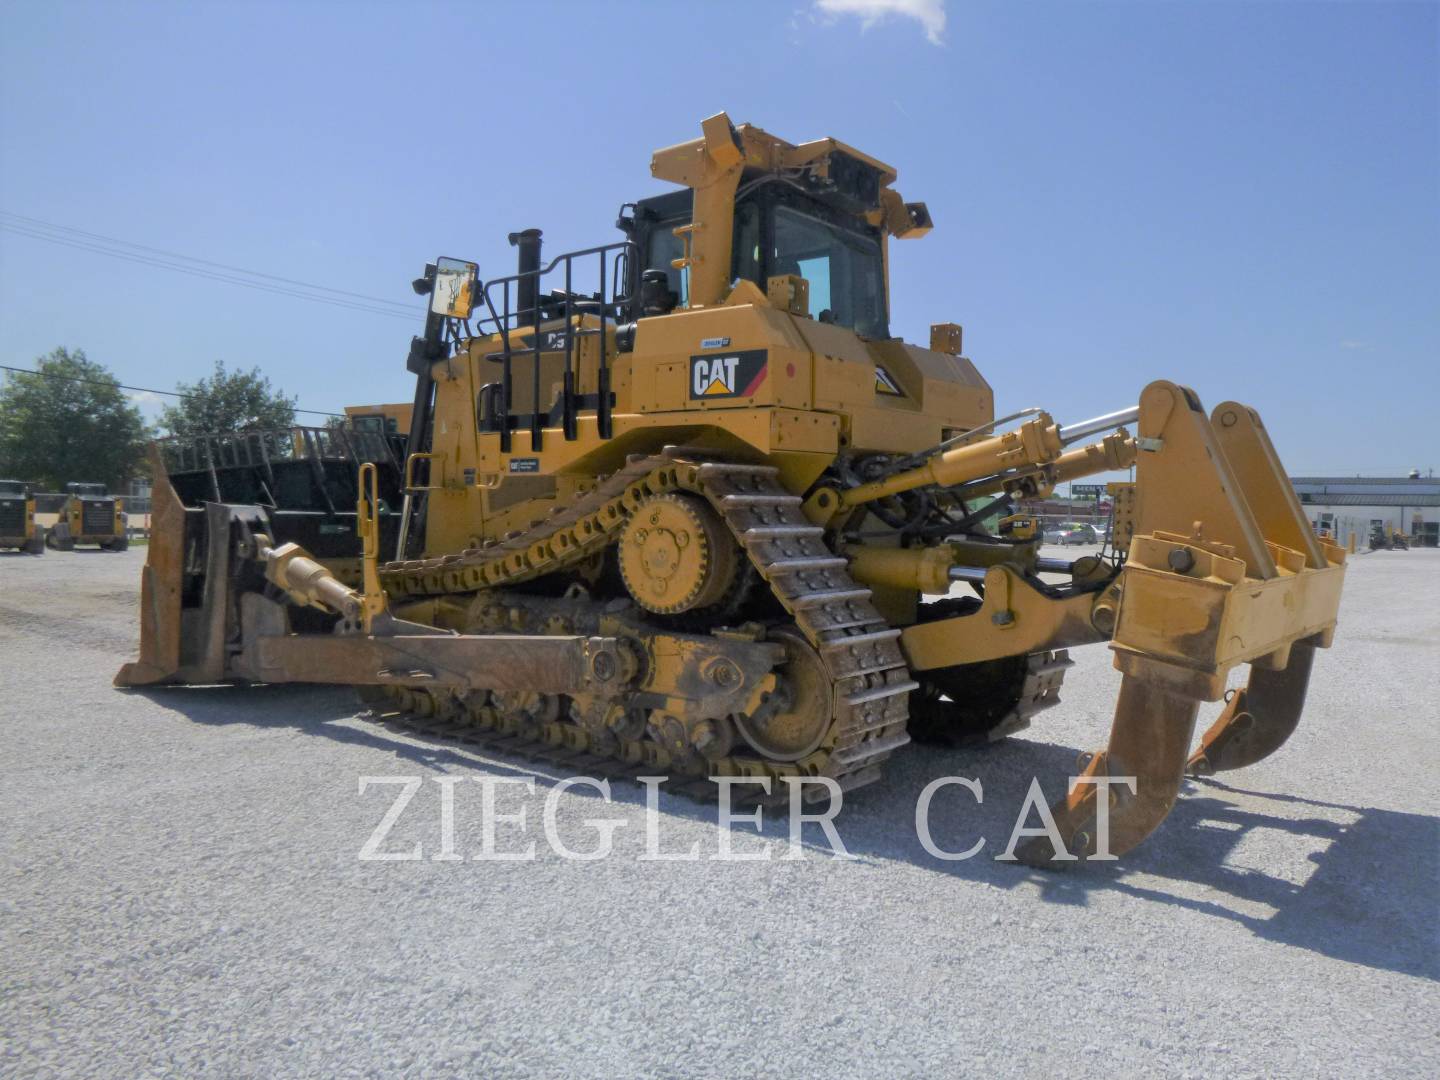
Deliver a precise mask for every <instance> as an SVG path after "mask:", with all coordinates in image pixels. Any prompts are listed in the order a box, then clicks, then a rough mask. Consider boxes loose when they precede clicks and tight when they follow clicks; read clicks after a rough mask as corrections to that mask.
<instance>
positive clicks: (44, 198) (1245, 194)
mask: <svg viewBox="0 0 1440 1080" xmlns="http://www.w3.org/2000/svg"><path fill="white" fill-rule="evenodd" d="M887 9H895V10H887ZM1437 15H1440V6H1437V5H1436V4H1434V3H1402V4H1385V3H1348V4H1347V3H1299V2H1266V3H1191V4H1180V3H1162V2H1153V3H1147V2H1130V3H1119V4H1108V3H1084V2H1067V3H1043V2H1013V0H1012V2H1006V3H960V2H957V0H951V2H949V3H944V4H942V3H939V2H938V0H820V2H818V3H816V2H811V0H791V2H789V3H784V2H781V3H743V2H742V3H734V2H732V3H726V4H693V5H692V4H678V3H666V4H661V3H654V4H634V5H628V6H624V5H618V4H617V5H608V4H580V3H545V2H541V0H531V2H528V3H523V4H513V5H512V4H504V3H483V4H475V3H458V2H457V3H444V4H418V3H410V4H405V5H400V4H394V5H387V4H373V3H363V2H351V3H319V2H309V3H291V4H266V3H248V4H234V3H224V4H208V3H194V4H184V5H180V4H163V3H106V4H96V5H91V4H80V3H66V2H56V3H46V4H41V3H15V2H12V3H9V4H6V5H4V6H3V7H0V212H4V213H6V214H19V215H25V216H27V217H30V218H34V219H39V220H43V221H48V222H53V223H58V224H61V225H64V226H68V227H70V228H75V229H82V230H86V231H88V232H91V233H96V234H102V235H107V236H112V237H118V238H120V239H122V240H127V241H131V242H135V243H140V244H146V245H149V246H151V247H154V248H159V249H164V250H168V251H172V252H178V253H182V254H185V255H191V256H197V257H201V258H206V259H210V260H212V261H214V262H217V263H224V264H228V265H232V266H238V267H243V268H247V269H251V270H257V271H263V272H266V273H270V274H274V275H279V276H282V277H290V278H295V279H299V280H303V281H311V282H319V283H324V284H328V285H331V286H333V287H335V288H340V289H345V290H349V291H352V292H355V293H360V294H365V295H368V296H374V297H380V298H385V299H390V300H393V301H397V302H399V303H402V304H404V303H410V304H412V305H414V307H415V315H414V319H413V320H411V321H407V320H406V319H404V318H390V317H383V316H379V315H375V314H371V313H368V312H360V311H351V310H346V309H342V308H337V307H333V306H325V305H321V304H315V303H310V302H304V301H301V300H297V299H294V298H292V297H289V296H281V295H274V294H271V293H268V292H262V291H255V290H251V289H246V288H238V287H235V286H233V285H229V284H224V283H219V282H214V281H208V280H205V279H201V278H197V277H193V276H184V275H179V274H175V273H172V272H169V271H167V270H163V269H159V268H155V267H150V266H143V265H137V264H135V263H132V262H124V261H117V260H114V259H110V258H106V257H104V256H99V255H90V254H87V253H85V252H82V251H78V250H75V249H70V248H65V247H61V246H56V245H53V244H50V243H46V242H44V241H41V240H38V239H35V238H33V237H30V236H25V235H20V234H18V233H16V232H14V231H10V230H0V363H6V364H17V365H21V366H28V365H30V364H31V363H33V360H34V358H35V357H36V356H37V355H39V354H41V353H43V352H46V351H48V350H49V349H51V348H53V347H54V346H56V345H60V344H65V345H69V346H72V347H75V346H78V347H82V348H84V349H85V350H86V351H87V352H88V353H89V355H90V356H91V357H92V358H93V359H95V360H99V361H101V362H103V363H105V364H107V365H109V366H110V368H111V369H112V370H113V371H115V373H116V374H117V375H119V376H120V377H121V379H122V381H125V382H129V383H134V384H137V385H141V386H157V387H161V388H172V387H173V386H174V384H175V382H176V381H177V380H182V379H192V378H194V377H196V376H198V375H200V374H203V373H205V372H206V371H207V370H208V369H209V368H210V366H211V365H212V363H213V362H214V361H215V360H223V361H225V362H226V363H227V364H228V365H230V366H232V367H250V366H252V365H258V366H259V367H260V368H261V369H262V370H264V371H265V372H266V373H267V374H268V375H270V377H271V378H272V380H273V381H274V382H275V383H276V384H278V385H279V386H281V387H283V388H284V389H285V390H286V391H287V392H290V393H292V394H295V395H297V396H298V397H299V399H300V404H301V405H303V406H308V407H311V408H316V409H335V408H338V407H339V406H341V405H342V404H345V403H347V402H361V401H374V400H404V399H406V398H407V397H408V396H409V394H410V393H411V390H412V387H411V385H410V381H409V378H408V377H407V375H406V374H405V370H404V356H405V351H406V347H407V345H408V341H409V336H410V334H411V333H413V332H415V331H416V330H417V329H418V326H419V323H420V319H421V314H420V310H419V304H418V301H417V300H416V299H415V298H414V297H413V295H412V294H410V293H409V290H408V282H409V280H410V279H411V278H412V277H414V276H415V275H416V274H417V273H418V272H419V270H420V269H421V268H422V267H423V265H424V263H425V262H426V261H428V260H431V259H433V258H434V257H435V256H437V255H441V254H446V255H454V256H462V257H468V258H473V259H475V260H477V261H478V262H479V263H480V264H481V273H482V275H483V276H498V275H500V274H502V273H508V272H509V268H510V267H511V265H512V263H513V251H512V249H510V248H509V247H508V245H507V244H506V241H505V234H506V233H507V232H510V231H512V230H514V229H518V228H524V227H527V226H538V227H541V228H543V229H544V230H545V233H546V243H547V250H549V251H550V252H551V253H552V254H553V253H556V252H558V251H560V250H562V249H563V248H574V247H582V246H590V245H592V244H596V243H601V242H608V241H610V240H612V239H616V238H618V234H617V233H615V232H614V231H613V228H612V222H613V221H614V218H615V212H616V209H617V208H618V206H619V204H620V203H621V202H624V201H627V200H633V199H635V198H637V197H642V196H645V195H648V194H653V193H656V192H658V191H662V190H666V187H667V186H666V185H663V184H660V183H658V182H657V181H654V180H652V179H651V178H650V176H649V155H650V153H651V151H652V150H654V149H656V148H658V147H661V146H665V145H668V144H670V143H674V142H679V141H682V140H685V139H688V138H692V137H694V136H695V135H696V134H697V133H698V125H699V121H700V120H701V118H703V117H704V116H707V115H709V114H711V113H714V112H717V111H719V110H721V109H724V110H727V111H728V112H729V114H730V116H731V118H732V119H734V120H735V121H736V122H742V121H749V122H752V123H755V124H758V125H759V126H761V127H765V128H767V129H768V130H771V131H773V132H775V133H776V134H778V135H781V136H782V137H785V138H788V139H791V140H792V141H803V140H805V139H809V138H814V137H818V136H822V135H833V136H835V137H837V138H840V139H843V140H845V141H846V142H850V143H852V144H854V145H856V146H858V147H859V148H861V149H863V150H865V151H866V152H868V153H871V154H873V155H875V156H877V157H879V158H881V159H882V160H885V161H887V162H889V163H891V164H893V165H894V166H896V167H897V168H898V169H899V172H900V180H899V182H898V184H897V187H898V188H899V189H900V191H901V192H902V193H903V194H904V195H905V197H906V198H907V199H911V200H915V199H921V200H924V201H926V202H927V203H928V204H929V206H930V209H931V211H932V213H933V215H934V218H935V221H936V228H935V230H934V232H932V233H931V234H930V236H929V237H927V238H925V239H923V240H919V241H906V242H900V243H897V244H895V245H894V247H893V249H892V250H893V254H894V273H893V280H892V291H893V299H892V320H891V321H892V327H893V330H894V332H896V333H898V334H900V335H901V336H904V337H906V338H908V339H910V340H919V341H924V340H926V338H927V334H928V329H927V328H928V326H929V324H930V323H932V322H942V321H955V322H959V323H962V324H963V325H964V326H965V331H966V334H965V342H966V351H967V353H968V354H969V355H970V356H971V357H972V358H973V359H974V360H975V362H976V364H977V365H978V366H979V367H980V369H981V371H982V372H983V373H984V374H985V376H986V377H987V378H988V379H989V380H990V382H991V383H992V385H994V387H995V389H996V397H997V403H998V407H999V408H1000V409H1002V410H1004V411H1011V410H1012V409H1014V408H1020V407H1023V406H1029V405H1043V406H1046V407H1048V408H1050V409H1051V410H1052V411H1053V412H1054V413H1055V414H1056V416H1057V417H1058V418H1059V419H1061V420H1066V419H1069V420H1077V419H1081V418H1084V417H1088V416H1091V415H1094V414H1096V413H1100V412H1105V411H1109V410H1110V409H1112V408H1118V407H1121V406H1123V405H1127V404H1130V403H1132V402H1133V401H1134V400H1135V398H1136V396H1137V394H1138V391H1139V389H1140V388H1141V387H1142V386H1143V385H1144V383H1146V382H1147V381H1149V380H1150V379H1152V378H1157V377H1167V378H1174V379H1176V380H1178V381H1181V382H1185V383H1188V384H1189V385H1191V386H1193V387H1195V388H1196V389H1197V390H1198V391H1199V392H1200V395H1201V397H1202V398H1203V399H1204V400H1205V401H1206V403H1207V404H1209V405H1213V404H1215V403H1216V402H1218V401H1220V400H1223V399H1225V398H1231V397H1233V398H1237V399H1239V400H1242V401H1246V402H1248V403H1250V404H1253V405H1255V406H1256V407H1258V408H1259V409H1260V410H1261V412H1262V414H1263V415H1264V417H1265V418H1266V421H1267V423H1268V425H1269V426H1270V428H1271V431H1272V434H1273V436H1274V437H1275V440H1276V442H1277V444H1278V445H1279V448H1280V451H1281V454H1282V456H1283V457H1284V459H1285V460H1286V463H1287V465H1288V466H1289V467H1290V470H1291V471H1292V472H1293V473H1308V472H1332V471H1333V472H1356V471H1367V472H1368V471H1380V472H1391V473H1394V472H1401V471H1403V470H1405V469H1408V468H1410V467H1411V466H1419V467H1421V468H1422V469H1423V468H1427V467H1435V468H1440V440H1437V438H1436V434H1435V431H1436V420H1437V415H1440V375H1437V361H1440V59H1437V57H1440V51H1437V43H1440V17H1437ZM0 220H3V221H7V222H10V223H12V224H13V223H14V221H15V219H14V218H9V217H6V218H3V219H0ZM77 270H78V272H77ZM77 285H78V286H80V287H79V288H77ZM145 404H146V408H147V410H150V411H151V412H152V413H153V406H152V404H151V403H145Z"/></svg>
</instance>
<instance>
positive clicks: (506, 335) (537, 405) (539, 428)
mask: <svg viewBox="0 0 1440 1080" xmlns="http://www.w3.org/2000/svg"><path fill="white" fill-rule="evenodd" d="M611 252H614V253H615V254H614V264H615V270H614V275H613V278H612V279H610V280H612V281H613V285H614V286H615V287H618V286H619V285H620V283H621V275H620V265H621V259H624V260H626V261H627V265H628V260H630V259H632V258H636V257H638V256H637V252H636V248H635V245H634V243H633V242H632V241H629V240H623V241H620V242H618V243H614V244H602V245H600V246H599V247H592V248H585V249H584V250H582V251H570V252H566V253H564V254H562V255H557V256H556V257H555V258H553V259H551V260H550V261H549V262H548V263H547V264H545V265H544V266H542V267H539V268H537V269H535V270H529V271H525V272H524V273H519V274H511V275H509V276H508V277H501V278H493V279H491V280H490V281H487V282H485V283H484V285H483V286H482V288H481V290H480V295H481V297H482V298H483V299H484V301H485V308H486V310H487V311H489V313H490V316H489V318H488V319H480V320H478V321H477V328H478V329H481V330H483V328H484V327H485V325H486V323H489V324H490V325H491V326H492V327H493V330H491V331H490V332H491V333H498V334H499V335H500V341H501V346H502V351H501V356H500V360H501V365H502V367H501V376H500V395H499V398H500V400H499V402H498V403H497V406H498V407H497V410H496V411H497V412H498V414H499V421H500V450H501V452H502V453H507V454H508V453H510V450H511V446H512V434H511V427H512V420H514V419H516V417H514V416H513V415H512V412H511V404H512V402H513V401H514V397H515V394H514V371H513V363H512V362H513V360H514V358H515V356H516V355H517V354H516V350H515V348H514V345H513V344H512V341H511V334H512V332H513V331H518V330H520V328H521V327H524V326H529V327H531V330H532V333H531V341H530V345H529V346H528V348H526V349H525V350H524V351H525V352H528V353H529V354H530V356H531V364H532V368H531V373H530V374H531V394H532V402H531V404H532V406H533V408H532V411H531V413H530V417H529V421H530V423H529V427H530V449H531V450H532V451H537V452H538V451H539V450H540V449H541V448H542V447H543V445H544V429H545V424H546V421H547V419H548V410H546V409H545V408H544V407H543V403H542V401H541V400H540V395H541V386H540V378H541V376H540V359H541V356H542V354H543V353H545V352H553V351H556V350H554V349H545V348H544V347H543V344H544V338H545V335H543V334H542V333H541V330H540V327H541V325H542V323H543V322H544V321H548V320H545V319H544V318H543V315H544V313H545V311H546V309H547V307H548V308H550V309H551V310H554V309H558V314H557V316H556V317H557V318H559V319H560V320H562V321H563V323H564V328H565V329H564V334H565V348H564V352H565V371H564V379H563V383H562V387H561V392H560V406H561V407H560V426H561V431H562V433H563V435H564V438H565V439H566V441H568V442H573V441H574V440H575V439H576V438H577V437H578V432H577V423H576V413H577V411H578V406H579V404H580V400H579V395H578V394H577V392H576V387H577V384H578V381H579V372H578V370H577V368H578V363H577V360H576V351H577V345H576V341H577V338H579V337H581V336H588V335H590V334H596V335H598V338H599V342H600V350H599V356H598V361H597V362H598V368H597V371H596V395H595V396H596V402H595V405H596V410H595V411H596V426H597V428H598V431H599V434H600V437H601V438H604V439H608V438H609V437H610V435H611V430H612V426H611V415H610V414H611V407H610V396H611V395H610V367H609V364H608V363H607V359H606V348H605V332H606V320H607V318H610V317H612V316H610V315H609V310H610V309H611V308H615V309H616V310H617V312H618V311H619V310H620V309H621V308H623V307H624V306H625V304H627V303H628V301H629V298H628V297H621V296H618V295H617V296H612V297H611V298H609V299H608V300H607V298H606V288H607V271H608V270H609V269H610V266H609V263H610V259H609V255H610V253H611ZM590 256H594V257H596V259H597V261H598V262H599V268H600V282H599V284H600V290H599V292H598V294H596V296H595V297H582V296H577V295H576V294H575V292H574V265H575V260H577V259H583V258H587V257H590ZM562 264H563V265H564V275H565V291H564V295H563V298H562V299H561V300H559V301H555V302H552V303H551V304H548V305H547V304H546V303H544V302H543V301H542V300H541V299H540V294H539V282H540V279H541V278H543V277H545V275H546V274H549V273H551V272H552V271H554V270H555V268H556V267H558V266H561V265H562ZM527 279H529V280H533V281H534V282H535V283H536V288H535V297H536V299H535V306H534V307H533V308H531V309H528V310H520V309H516V310H514V311H512V310H511V308H510V289H511V286H512V285H515V286H517V288H516V294H517V297H518V295H519V294H520V289H519V288H518V286H519V284H520V283H521V282H522V281H525V280H527ZM497 288H498V289H499V290H500V308H499V310H497V309H496V303H495V296H494V292H495V290H496V289H497ZM591 305H594V306H595V307H596V308H597V309H598V313H599V319H600V325H599V327H598V329H596V330H587V329H584V328H577V326H576V324H575V317H576V316H577V315H580V316H582V317H583V316H584V315H588V314H592V312H591V311H590V310H588V308H589V307H590V306H591ZM614 318H616V320H617V321H618V314H617V316H614ZM577 330H578V333H577ZM558 332H559V331H558V330H557V331H555V333H558Z"/></svg>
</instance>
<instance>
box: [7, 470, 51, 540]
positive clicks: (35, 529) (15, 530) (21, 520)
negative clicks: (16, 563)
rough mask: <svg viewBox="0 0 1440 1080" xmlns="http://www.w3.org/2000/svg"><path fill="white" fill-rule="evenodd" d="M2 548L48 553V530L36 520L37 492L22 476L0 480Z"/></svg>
mask: <svg viewBox="0 0 1440 1080" xmlns="http://www.w3.org/2000/svg"><path fill="white" fill-rule="evenodd" d="M0 548H16V549H18V550H20V551H23V552H25V553H26V554H29V555H44V554H45V530H44V529H42V528H40V526H38V525H37V524H36V523H35V493H34V492H33V491H31V490H30V485H29V484H26V483H23V482H22V481H19V480H0Z"/></svg>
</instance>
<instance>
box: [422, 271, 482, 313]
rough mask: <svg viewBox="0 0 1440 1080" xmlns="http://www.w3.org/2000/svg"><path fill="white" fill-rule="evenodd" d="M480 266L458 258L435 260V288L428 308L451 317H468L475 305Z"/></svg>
mask: <svg viewBox="0 0 1440 1080" xmlns="http://www.w3.org/2000/svg"><path fill="white" fill-rule="evenodd" d="M479 279H480V267H479V266H478V265H477V264H475V263H472V262H463V261H461V260H460V259H436V260H435V288H434V291H432V292H431V294H430V310H431V311H432V312H434V313H435V314H436V315H445V316H447V317H449V318H451V319H468V318H469V317H470V311H471V309H472V308H474V306H475V291H476V289H477V287H478V286H479Z"/></svg>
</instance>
